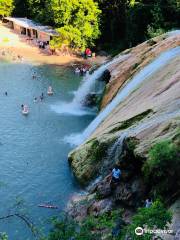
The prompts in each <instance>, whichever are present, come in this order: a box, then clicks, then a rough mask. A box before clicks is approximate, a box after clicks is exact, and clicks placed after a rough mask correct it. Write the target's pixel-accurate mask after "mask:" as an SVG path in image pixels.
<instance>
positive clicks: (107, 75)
mask: <svg viewBox="0 0 180 240" xmlns="http://www.w3.org/2000/svg"><path fill="white" fill-rule="evenodd" d="M110 79H111V73H110V71H109V70H108V69H106V70H105V71H104V72H103V74H102V76H101V78H100V79H99V80H100V81H103V82H105V83H106V84H107V83H108V82H109V81H110Z"/></svg>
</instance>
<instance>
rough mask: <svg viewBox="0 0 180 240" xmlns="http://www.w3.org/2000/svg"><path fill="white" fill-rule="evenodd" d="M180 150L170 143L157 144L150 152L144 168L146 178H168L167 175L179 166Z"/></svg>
mask: <svg viewBox="0 0 180 240" xmlns="http://www.w3.org/2000/svg"><path fill="white" fill-rule="evenodd" d="M179 161H180V159H179V156H178V149H177V147H176V145H175V144H173V143H171V142H170V141H162V142H159V143H157V144H155V145H154V146H153V147H152V148H151V150H150V151H149V156H148V159H147V161H146V162H145V164H144V166H143V172H144V175H145V176H146V177H149V176H151V175H152V178H153V179H157V178H162V177H167V173H168V172H169V171H170V170H171V169H172V170H173V169H176V168H177V166H178V164H179Z"/></svg>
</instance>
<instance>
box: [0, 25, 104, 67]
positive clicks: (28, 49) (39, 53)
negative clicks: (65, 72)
mask: <svg viewBox="0 0 180 240" xmlns="http://www.w3.org/2000/svg"><path fill="white" fill-rule="evenodd" d="M26 39H27V37H24V36H21V35H18V34H16V33H15V32H14V31H12V30H11V29H9V28H7V27H5V26H3V25H2V24H1V23H0V60H10V61H13V62H22V60H23V61H25V62H26V61H28V62H31V63H34V64H47V65H56V66H70V67H72V64H82V65H83V64H85V65H90V66H93V65H101V64H102V63H104V62H105V61H106V60H107V57H104V56H97V57H95V58H89V59H83V58H81V57H78V56H75V55H70V54H68V55H63V54H62V55H50V54H49V53H48V52H46V51H44V50H41V49H39V48H38V46H35V45H33V44H31V43H29V42H28V41H27V40H26Z"/></svg>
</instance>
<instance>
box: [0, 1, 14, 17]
mask: <svg viewBox="0 0 180 240" xmlns="http://www.w3.org/2000/svg"><path fill="white" fill-rule="evenodd" d="M13 8H14V2H13V0H0V16H3V17H4V16H9V15H10V14H11V13H12V11H13Z"/></svg>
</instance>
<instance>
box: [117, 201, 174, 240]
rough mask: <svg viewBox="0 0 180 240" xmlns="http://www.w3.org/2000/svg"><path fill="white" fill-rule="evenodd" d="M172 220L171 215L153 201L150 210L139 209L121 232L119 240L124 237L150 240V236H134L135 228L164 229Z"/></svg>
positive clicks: (158, 203) (157, 202)
mask: <svg viewBox="0 0 180 240" xmlns="http://www.w3.org/2000/svg"><path fill="white" fill-rule="evenodd" d="M171 220H172V214H171V212H170V211H168V210H166V208H165V207H164V205H163V204H162V203H161V202H160V201H159V200H157V201H155V202H154V203H153V205H152V206H151V207H150V208H139V209H138V212H137V214H136V215H134V217H133V219H132V223H131V225H129V226H127V227H126V228H125V229H124V230H123V234H122V235H121V236H120V237H119V239H121V240H124V237H125V236H126V235H128V236H130V237H131V238H132V239H133V240H139V239H142V240H151V239H152V234H149V233H144V234H143V235H141V236H137V235H136V234H135V229H136V228H137V227H142V228H147V229H151V230H152V229H155V228H157V229H164V228H167V224H168V223H170V222H171Z"/></svg>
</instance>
